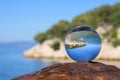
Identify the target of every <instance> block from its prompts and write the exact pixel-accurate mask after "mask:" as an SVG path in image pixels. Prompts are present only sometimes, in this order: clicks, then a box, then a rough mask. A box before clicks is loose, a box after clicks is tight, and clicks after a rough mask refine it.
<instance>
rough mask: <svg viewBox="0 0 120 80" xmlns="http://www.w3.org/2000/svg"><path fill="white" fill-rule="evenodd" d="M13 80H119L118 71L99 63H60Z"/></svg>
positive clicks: (119, 74) (119, 70)
mask: <svg viewBox="0 0 120 80" xmlns="http://www.w3.org/2000/svg"><path fill="white" fill-rule="evenodd" d="M13 80H120V69H119V68H117V67H115V66H112V65H105V64H103V63H99V62H73V63H60V64H56V65H52V66H49V67H46V68H43V69H42V70H40V71H37V72H33V73H30V74H26V75H23V76H20V77H17V78H14V79H13Z"/></svg>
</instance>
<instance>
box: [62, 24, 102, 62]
mask: <svg viewBox="0 0 120 80" xmlns="http://www.w3.org/2000/svg"><path fill="white" fill-rule="evenodd" d="M64 43H65V49H66V52H67V54H68V55H69V56H70V57H71V58H72V59H74V60H75V61H78V62H87V61H92V60H93V59H95V58H96V57H97V55H98V54H99V52H100V50H101V38H100V36H99V34H98V33H97V32H96V31H95V30H94V29H93V28H91V27H88V26H77V27H75V28H73V29H72V30H70V31H69V32H68V33H67V35H66V38H65V42H64Z"/></svg>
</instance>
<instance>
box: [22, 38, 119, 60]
mask: <svg viewBox="0 0 120 80" xmlns="http://www.w3.org/2000/svg"><path fill="white" fill-rule="evenodd" d="M55 41H59V43H60V48H59V50H54V49H53V48H52V47H50V45H51V44H53V43H54V42H55ZM119 52H120V46H118V47H116V48H115V47H113V46H112V45H111V44H110V43H107V42H105V41H103V44H102V49H101V52H100V54H99V55H98V56H97V58H96V59H107V60H120V54H119ZM88 54H89V53H88ZM24 56H25V57H27V58H38V59H41V58H49V59H70V58H69V57H68V55H67V53H66V51H65V48H64V43H63V42H62V41H60V40H58V39H51V40H46V41H45V42H44V43H42V44H41V45H40V44H37V45H36V46H34V47H33V48H31V49H29V50H27V51H25V52H24Z"/></svg>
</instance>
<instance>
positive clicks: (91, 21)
mask: <svg viewBox="0 0 120 80" xmlns="http://www.w3.org/2000/svg"><path fill="white" fill-rule="evenodd" d="M81 25H88V26H91V27H93V28H94V29H96V28H98V27H102V28H103V29H104V30H105V33H103V34H101V35H102V37H103V39H105V38H106V39H107V41H108V42H111V43H112V44H113V46H115V47H116V46H118V45H120V40H119V38H118V37H117V35H118V33H117V30H118V28H120V3H118V4H115V5H112V6H110V5H104V6H101V7H100V8H96V9H94V10H91V11H89V12H86V13H84V14H81V15H78V16H76V17H75V18H74V19H73V20H72V21H71V22H68V21H65V20H61V21H60V22H58V23H57V24H55V25H53V26H51V27H50V29H49V30H47V31H46V32H44V33H39V34H37V35H36V36H35V40H36V41H37V42H41V43H42V42H44V41H45V40H46V39H51V38H55V37H57V38H60V39H61V40H63V39H64V37H65V35H66V33H67V32H68V31H69V30H70V29H72V28H73V27H75V26H81ZM111 26H112V27H111Z"/></svg>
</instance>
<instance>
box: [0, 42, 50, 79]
mask: <svg viewBox="0 0 120 80" xmlns="http://www.w3.org/2000/svg"><path fill="white" fill-rule="evenodd" d="M32 46H34V45H31V46H27V47H24V46H21V47H20V46H12V44H10V45H7V47H6V46H1V45H0V80H11V79H12V78H15V77H18V76H21V75H24V74H27V73H30V72H34V71H37V70H40V69H41V68H44V67H46V66H50V65H51V64H52V63H50V62H46V61H42V60H35V59H25V58H24V56H23V52H24V51H26V50H27V49H29V48H31V47H32Z"/></svg>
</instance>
